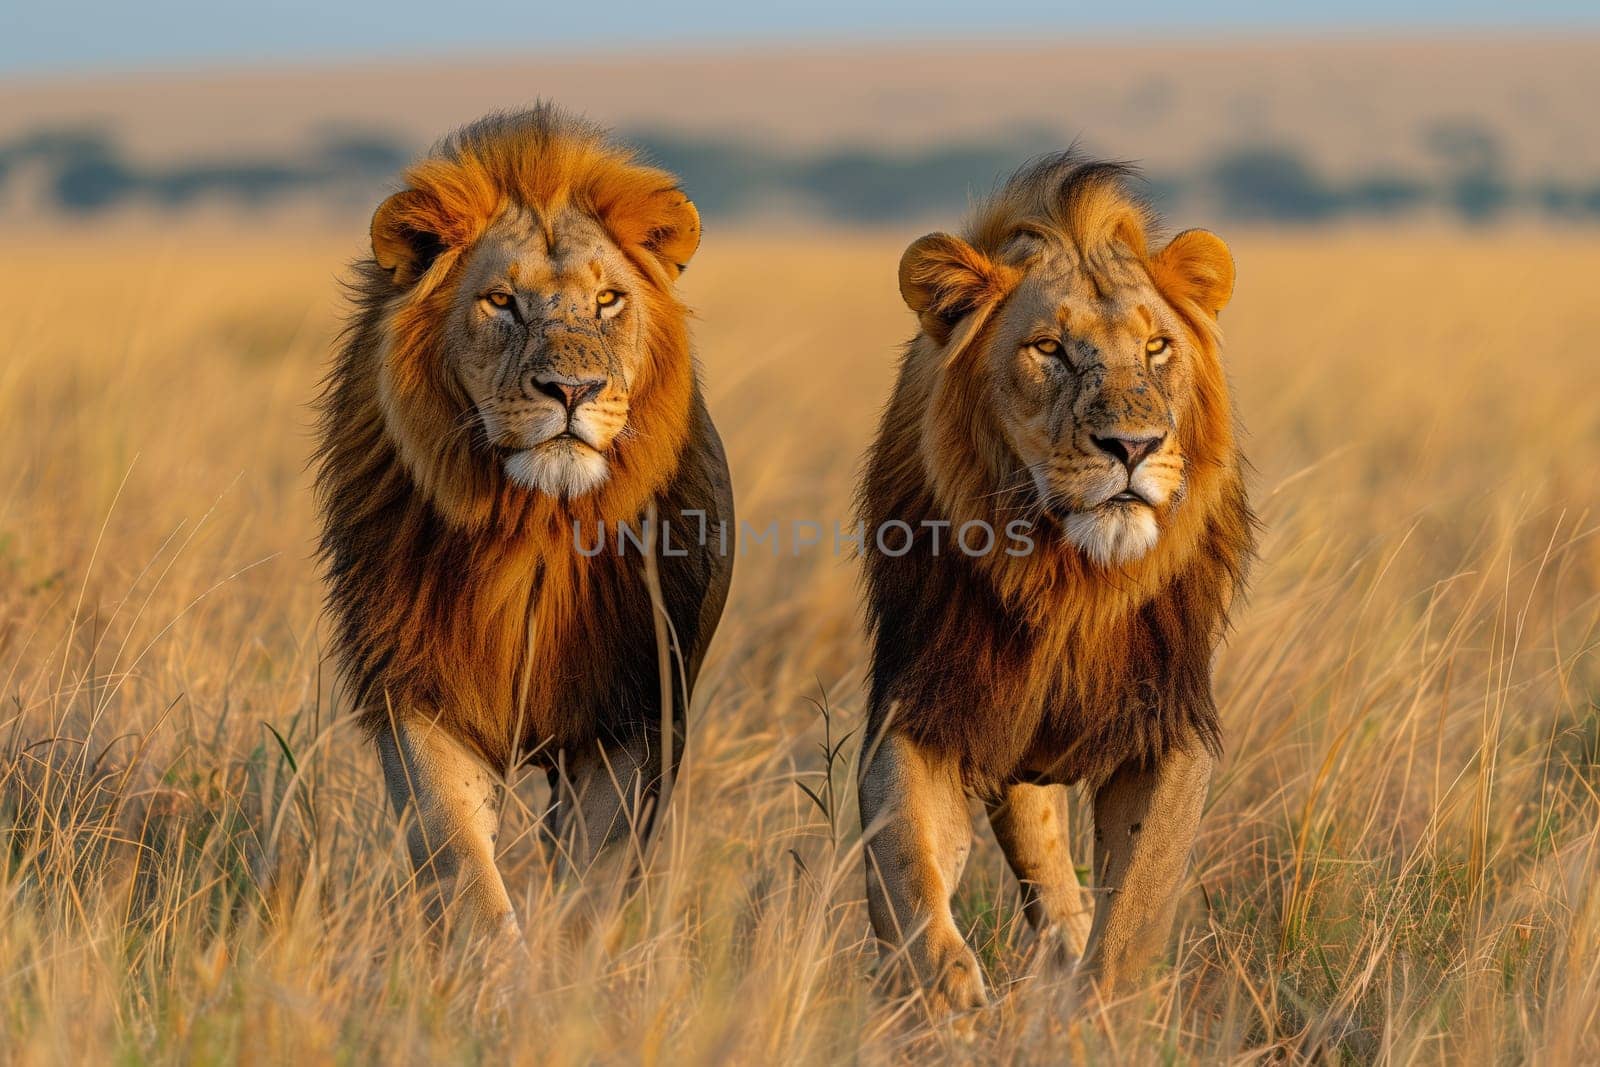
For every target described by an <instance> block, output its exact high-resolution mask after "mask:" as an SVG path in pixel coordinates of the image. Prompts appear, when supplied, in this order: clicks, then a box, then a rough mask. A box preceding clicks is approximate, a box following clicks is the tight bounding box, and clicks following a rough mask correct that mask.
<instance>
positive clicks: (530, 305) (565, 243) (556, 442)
mask: <svg viewBox="0 0 1600 1067" xmlns="http://www.w3.org/2000/svg"><path fill="white" fill-rule="evenodd" d="M643 284H644V280H643V279H642V278H641V277H640V276H639V273H638V272H637V270H635V269H634V267H633V265H632V264H631V263H629V261H628V258H627V257H626V256H625V255H624V254H623V253H622V250H621V249H620V248H618V247H617V245H616V244H615V243H614V242H613V241H612V240H611V238H610V236H609V235H608V234H607V233H606V231H605V229H604V228H603V227H602V226H601V225H600V224H599V223H597V222H595V221H594V220H593V219H591V218H589V217H588V216H587V215H584V214H583V213H581V212H578V211H573V210H568V211H566V212H564V213H562V214H561V215H559V216H558V217H557V218H555V219H554V220H552V221H551V222H550V224H549V226H548V229H547V228H546V227H545V226H544V225H541V223H540V221H539V220H538V219H537V218H534V217H532V216H530V215H529V214H527V213H524V212H511V213H509V214H508V215H507V216H505V217H503V218H501V219H500V220H498V221H497V222H496V223H495V224H494V225H493V226H492V227H491V228H490V229H489V231H488V232H487V233H486V234H485V235H484V236H483V238H482V239H480V240H479V241H478V242H477V244H476V245H475V246H474V247H473V248H472V250H471V251H470V252H469V254H468V255H467V256H466V257H465V259H464V261H463V264H462V269H461V278H460V284H459V286H458V288H457V290H456V296H455V302H454V306H453V307H452V309H451V326H450V338H449V343H448V345H447V346H446V350H447V356H446V358H447V359H448V360H449V361H450V363H451V370H452V371H453V373H454V374H455V376H456V379H457V380H458V381H459V382H460V384H461V387H462V389H463V390H464V392H465V393H466V395H467V398H468V399H469V400H470V402H471V404H472V407H473V414H474V415H475V416H476V417H477V419H479V420H480V421H481V423H482V428H483V433H484V438H485V440H486V441H487V443H488V445H489V447H490V448H491V449H492V450H493V453H494V456H495V460H496V462H499V463H501V464H502V465H503V467H504V470H505V472H506V474H507V476H508V477H510V478H511V479H512V480H513V481H515V482H517V483H519V484H521V485H523V486H526V487H527V488H529V489H533V490H537V491H539V492H544V493H549V494H552V495H556V496H566V497H573V496H579V495H582V494H584V493H587V492H590V491H591V490H593V489H595V488H597V487H598V486H599V485H601V484H602V483H603V482H604V481H605V480H606V478H607V476H608V474H609V464H608V463H607V459H606V454H607V451H608V450H609V449H610V448H611V445H612V442H614V441H615V440H616V439H617V437H618V435H620V434H622V433H624V432H625V430H626V428H627V424H628V399H629V394H630V389H631V386H632V384H633V382H634V380H635V378H636V376H637V373H638V370H639V368H640V366H641V364H642V363H643V361H644V359H645V349H644V336H645V330H644V323H643V317H644V316H645V315H646V314H647V313H648V310H647V309H648V306H649V305H648V302H647V301H645V300H643V299H638V298H637V294H638V291H639V289H640V287H641V286H642V285H643Z"/></svg>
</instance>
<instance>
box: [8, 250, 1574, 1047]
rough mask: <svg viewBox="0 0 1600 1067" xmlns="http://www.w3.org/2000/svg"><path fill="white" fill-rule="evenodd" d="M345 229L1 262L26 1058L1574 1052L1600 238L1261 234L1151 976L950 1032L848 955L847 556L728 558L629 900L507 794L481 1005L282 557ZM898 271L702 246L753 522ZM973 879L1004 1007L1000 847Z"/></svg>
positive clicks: (888, 332) (803, 462) (20, 1017)
mask: <svg viewBox="0 0 1600 1067" xmlns="http://www.w3.org/2000/svg"><path fill="white" fill-rule="evenodd" d="M357 239H358V238H357V235H355V234H352V235H351V240H350V242H349V243H342V242H339V243H333V242H328V241H300V240H295V239H292V238H289V237H285V238H281V239H277V240H269V239H262V238H256V239H249V240H245V239H241V238H236V237H226V236H224V235H220V234H219V235H216V236H213V237H198V236H196V237H189V238H184V239H181V240H179V239H168V238H145V239H137V240H135V239H131V238H129V239H118V240H113V241H109V242H108V241H106V240H104V239H92V238H87V237H85V238H73V239H60V240H52V241H48V242H47V241H42V240H41V241H37V242H29V245H28V246H27V247H17V246H12V247H10V248H9V249H8V254H7V256H6V257H5V262H4V263H3V264H0V457H3V458H4V463H3V464H0V680H3V688H0V699H3V704H0V1061H6V1062H16V1063H33V1062H103V1061H106V1060H112V1059H115V1060H117V1061H120V1062H132V1063H137V1062H146V1061H156V1062H161V1061H201V1062H207V1061H218V1060H233V1059H242V1060H247V1061H255V1062H284V1061H287V1062H295V1063H299V1064H309V1063H320V1062H327V1061H346V1062H394V1063H407V1062H424V1061H445V1062H471V1061H475V1060H481V1061H494V1062H500V1061H505V1060H511V1061H519V1062H520V1061H528V1062H537V1063H541V1064H565V1063H581V1062H588V1061H592V1060H600V1061H606V1062H619V1061H620V1062H633V1061H640V1062H647V1063H674V1064H680V1063H728V1062H744V1063H767V1062H862V1063H894V1062H902V1061H920V1060H922V1059H924V1058H925V1057H927V1056H929V1055H931V1054H938V1053H941V1052H948V1053H952V1054H956V1055H960V1056H973V1057H977V1058H980V1059H983V1060H994V1061H1004V1062H1011V1063H1032V1062H1040V1063H1045V1062H1048V1063H1059V1062H1080V1061H1094V1062H1124V1061H1125V1062H1134V1063H1148V1062H1156V1061H1160V1062H1191V1061H1198V1060H1207V1061H1209V1060H1213V1059H1229V1060H1239V1061H1258V1060H1263V1059H1272V1058H1275V1057H1287V1058H1290V1059H1293V1058H1297V1057H1302V1056H1314V1055H1318V1054H1321V1053H1328V1054H1332V1055H1334V1056H1335V1057H1338V1058H1344V1059H1348V1060H1355V1061H1366V1060H1374V1059H1376V1060H1383V1061H1386V1062H1403V1063H1412V1062H1422V1063H1438V1062H1504V1061H1516V1060H1536V1061H1538V1062H1541V1063H1557V1064H1561V1063H1579V1062H1595V1061H1596V1060H1597V1059H1600V886H1597V881H1600V880H1597V878H1596V875H1597V873H1600V795H1597V790H1600V707H1597V705H1596V700H1597V698H1596V693H1597V692H1600V659H1597V657H1596V656H1595V653H1594V648H1595V644H1596V639H1597V625H1600V539H1597V537H1596V529H1597V523H1600V514H1597V505H1600V475H1597V473H1596V472H1597V471H1600V388H1597V386H1600V378H1597V375H1596V366H1597V365H1596V362H1595V360H1596V357H1595V347H1596V339H1597V338H1600V303H1597V302H1596V300H1595V298H1594V288H1593V279H1594V278H1595V277H1597V276H1600V241H1597V240H1596V239H1595V238H1593V237H1592V236H1589V237H1585V236H1581V235H1579V236H1568V237H1563V236H1558V235H1550V234H1507V233H1497V234H1490V235H1480V236H1464V235H1452V234H1434V235H1416V234H1409V235H1395V234H1377V233H1361V234H1340V235H1300V236H1274V235H1254V236H1251V235H1246V236H1244V237H1242V238H1240V239H1239V240H1237V241H1236V244H1235V250H1236V253H1237V256H1238V260H1239V263H1240V268H1241V270H1240V279H1241V280H1240V285H1239V292H1238V297H1237V300H1236V303H1235V305H1234V306H1233V308H1231V309H1230V311H1229V313H1228V314H1227V316H1226V317H1225V321H1224V324H1225V327H1226V329H1227V331H1228V338H1229V354H1228V359H1229V362H1230V365H1231V373H1232V377H1233V380H1234V382H1235V383H1236V386H1237V390H1238V396H1239V405H1240V409H1241V412H1242V416H1243V421H1244V423H1245V424H1246V426H1247V427H1248V429H1249V431H1250V435H1249V438H1248V449H1249V452H1250V455H1251V456H1252V458H1253V460H1254V463H1255V466H1256V469H1257V474H1256V476H1255V478H1254V492H1255V497H1256V500H1257V502H1258V505H1259V508H1260V510H1261V512H1262V514H1263V517H1264V519H1265V521H1266V537H1265V544H1264V553H1263V558H1262V560H1261V563H1260V565H1259V567H1258V569H1257V572H1256V580H1255V583H1254V592H1253V595H1252V596H1251V598H1250V601H1249V603H1248V604H1246V605H1245V606H1244V607H1243V608H1242V609H1241V610H1240V611H1239V612H1238V617H1237V627H1236V630H1235V632H1234V634H1233V635H1232V637H1231V639H1230V641H1229V643H1228V644H1227V646H1226V649H1225V650H1224V652H1223V653H1222V655H1221V658H1220V661H1219V664H1218V671H1217V684H1218V687H1219V690H1220V696H1221V704H1222V706H1223V708H1224V709H1225V711H1224V721H1225V724H1226V728H1227V734H1228V754H1227V757H1226V759H1225V760H1224V762H1223V765H1222V767H1221V769H1220V772H1219V774H1218V776H1217V779H1216V781H1215V784H1214V787H1213V790H1212V795H1211V800H1210V803H1209V809H1208V812H1207V815H1206V819H1205V822H1204V827H1203V831H1202V835H1201V839H1200V842H1199V845H1198V849H1197V853H1196V860H1195V865H1194V871H1193V877H1192V879H1191V881H1190V884H1189V888H1188V891H1187V893H1186V896H1185V901H1184V906H1183V908H1182V911H1181V919H1180V928H1179V931H1178V933H1177V935H1176V937H1175V941H1174V944H1173V947H1172V966H1171V967H1170V968H1169V969H1168V970H1167V971H1166V972H1165V973H1164V974H1163V975H1162V976H1161V977H1159V978H1158V979H1157V980H1155V981H1154V982H1153V983H1152V984H1151V985H1149V986H1148V987H1147V988H1144V989H1141V990H1139V991H1137V992H1135V993H1133V994H1131V995H1129V996H1127V997H1125V998H1122V999H1120V1000H1118V1001H1116V1002H1112V1003H1083V1004H1073V1003H1071V1002H1070V999H1069V997H1068V994H1067V992H1066V991H1065V990H1064V989H1062V988H1059V987H1052V986H1050V985H1048V984H1046V983H1018V984H1015V985H1011V986H1009V994H1008V995H1007V996H1006V997H1005V998H1004V999H1003V1000H1002V1001H1001V1002H1000V1003H999V1004H998V1006H996V1007H995V1008H993V1009H991V1010H990V1011H989V1012H988V1013H987V1014H986V1015H985V1017H984V1018H982V1019H981V1020H979V1025H977V1026H976V1027H974V1028H973V1031H972V1032H971V1033H969V1034H968V1035H966V1036H964V1037H963V1036H958V1035H956V1034H953V1033H952V1032H950V1031H947V1030H929V1029H927V1028H925V1027H924V1026H922V1025H921V1020H920V1018H919V1015H918V1011H917V1006H916V1005H915V1004H914V1003H911V1002H907V1001H902V1000H894V999H885V998H883V997H881V996H879V995H877V994H876V993H875V991H874V987H873V984H872V974H873V969H874V961H873V954H872V952H871V951H870V948H869V944H868V942H867V923H866V916H865V909H864V907H863V904H862V886H861V877H860V866H859V851H858V848H857V842H856V832H855V826H854V820H855V814H854V805H853V800H852V792H853V790H852V789H851V788H850V786H849V782H850V775H851V770H852V767H851V765H850V763H851V759H852V758H853V756H854V751H855V745H856V737H855V736H851V737H850V739H849V740H848V741H847V742H846V743H845V744H844V745H843V747H842V749H841V750H840V754H839V758H838V760H837V761H835V763H834V764H833V766H832V767H831V768H830V766H829V764H828V761H827V760H826V759H825V758H824V756H823V754H822V750H821V748H820V747H819V746H820V745H821V744H822V743H824V741H825V738H831V742H837V741H838V740H839V739H840V738H841V737H843V736H845V735H846V733H847V732H849V731H851V730H853V729H855V728H856V727H857V726H858V725H859V723H860V721H861V717H862V670H863V662H864V654H863V643H862V639H861V634H860V629H859V624H858V615H857V607H856V597H855V587H854V569H853V565H852V563H851V562H850V561H849V560H848V559H842V558H836V557H835V556H834V555H833V554H832V553H831V552H830V551H826V550H821V551H818V550H810V551H806V552H804V553H802V554H801V555H799V556H790V555H787V554H785V555H784V556H783V557H781V558H775V557H774V556H773V555H772V554H771V553H770V552H769V551H767V550H758V551H753V552H751V553H750V554H748V555H746V556H745V557H744V558H743V559H741V560H740V563H739V570H738V573H737V577H736V580H735V588H734V596H733V600H732V603H731V605H730V608H729V610H728V613H727V615H726V616H725V618H724V621H723V624H722V629H721V631H720V634H719V637H718V640H717V644H716V647H715V650H714V652H713V657H712V660H711V662H710V663H709V664H708V667H707V671H706V673H705V675H704V677H703V683H702V687H701V689H700V691H699V693H698V694H697V700H696V706H695V708H694V709H693V718H692V726H691V751H690V762H689V765H688V768H687V771H686V774H685V777H684V778H683V779H682V781H681V782H680V785H679V788H678V792H677V795H676V797H675V800H674V810H673V811H672V813H671V816H670V821H669V823H668V833H667V834H666V835H665V836H664V837H663V839H662V840H661V841H660V843H659V847H658V848H657V849H656V851H655V852H654V853H653V855H652V856H651V858H650V863H649V867H648V872H647V874H646V876H645V877H644V879H643V880H642V882H641V883H640V885H639V887H638V888H637V890H636V891H635V892H634V893H632V894H631V895H630V896H628V897H627V899H625V900H622V901H620V902H617V901H615V900H612V899H611V898H610V897H609V896H608V895H607V894H606V893H605V892H603V891H602V890H603V889H604V888H605V887H599V888H597V889H593V890H586V891H584V892H571V891H561V890H557V889H555V888H554V887H552V886H551V885H550V884H549V880H548V879H547V877H546V872H545V867H544V865H543V862H542V860H541V858H540V855H539V852H538V850H537V848H536V847H535V846H534V844H533V842H532V841H531V840H530V832H531V825H532V824H531V821H530V818H529V816H528V812H529V809H530V808H533V807H536V806H537V805H538V803H539V795H538V791H537V790H536V789H534V788H533V787H532V785H531V783H524V785H523V787H522V788H521V789H519V790H518V792H517V794H516V797H515V798H514V799H513V800H512V801H511V802H510V804H509V810H508V814H507V819H508V830H507V832H506V833H503V834H502V840H503V841H504V842H505V843H506V844H505V868H506V870H507V872H508V882H509V883H510V885H511V886H512V889H513V895H514V897H515V898H516V900H517V903H518V907H519V910H520V912H521V914H522V916H523V918H524V921H525V925H526V927H527V930H528V938H529V943H530V948H531V960H532V962H531V963H530V965H529V966H528V968H527V970H526V973H525V974H523V975H521V976H520V977H519V978H518V979H517V981H516V982H515V983H514V986H513V988H511V989H510V991H509V992H508V993H506V994H505V995H503V996H496V995H494V994H493V992H492V991H491V990H486V989H485V988H484V983H483V981H482V978H481V967H480V966H479V961H478V960H477V959H476V958H475V957H474V956H473V955H472V954H471V953H470V952H466V951H463V950H462V949H460V948H458V947H455V946H453V945H447V946H444V947H442V948H441V947H438V946H437V945H436V944H435V942H434V941H433V940H431V939H430V938H429V937H428V936H426V934H425V933H424V930H423V924H422V922H421V920H420V917H419V916H418V914H417V913H416V910H415V907H414V902H413V899H412V896H411V894H409V893H408V892H407V891H406V889H407V886H406V880H407V871H406V866H405V862H404V859H403V854H402V851H401V848H400V843H399V841H398V840H397V834H396V831H395V828H394V825H393V819H392V818H391V816H390V814H389V812H388V811H387V809H386V806H385V804H384V803H383V801H382V798H381V794H380V789H379V780H378V776H377V771H376V765H375V764H376V761H375V759H374V758H373V756H372V755H371V753H370V752H369V751H368V749H367V748H366V746H365V745H364V744H363V743H362V742H361V739H360V738H359V737H358V736H356V734H355V732H354V731H353V730H351V729H350V727H349V725H348V721H347V719H346V718H345V717H343V716H342V714H341V708H340V706H339V703H338V695H337V693H335V692H334V691H333V687H332V686H331V684H330V680H329V675H330V673H331V672H330V670H329V668H328V665H327V664H326V663H325V662H324V647H325V642H326V632H325V629H324V628H323V627H322V625H321V623H320V622H319V590H318V585H317V581H316V575H315V570H314V567H313V565H312V563H311V561H310V554H311V538H312V515H311V509H310V504H309V500H308V493H307V476H306V473H305V467H304V464H305V459H306V456H307V454H308V452H309V448H310V434H309V424H310V414H309V411H308V408H307V402H308V399H309V397H310V396H311V395H312V394H313V391H314V387H315V382H316V380H317V377H318V375H319V371H320V367H321V365H322V363H323V361H324V358H325V355H326V352H327V349H328V345H329V341H330V338H331V336H332V333H333V332H334V330H335V329H336V328H337V317H338V293H337V288H336V285H335V279H336V277H337V275H338V273H339V271H340V267H341V263H342V260H343V258H344V257H345V256H346V255H347V254H350V253H352V252H353V251H354V250H355V241H356V240H357ZM898 251H899V245H898V242H896V241H895V240H891V239H885V238H877V237H858V238H816V237H811V238H803V239H801V238H796V239H792V240H790V239H782V240H780V239H777V238H774V237H770V236H769V237H764V238H762V237H755V236H751V237H741V236H737V235H736V236H731V237H729V236H723V235H719V234H713V235H712V236H711V238H710V239H709V241H708V244H707V247H706V249H705V251H704V252H703V253H702V255H701V257H700V259H699V260H698V261H697V263H696V265H695V268H694V270H692V271H691V272H690V273H689V275H688V276H687V277H686V279H685V282H686V288H687V290H688V293H689V296H690V299H691V301H692V302H693V303H694V304H695V305H696V307H697V308H698V309H699V311H700V314H701V322H700V323H699V325H698V327H697V337H698V343H699V350H700V352H701V354H702V357H703V361H704V367H705V377H706V380H707V383H708V388H709V394H710V397H711V401H712V409H713V412H714V414H715V415H716V417H717V419H718V421H719V424H720V426H721V428H722V431H723V435H724V437H725V438H726V440H727V442H728V446H729V452H730V455H731V458H732V463H733V468H734V475H735V480H736V486H737V489H738V492H739V494H740V510H741V512H742V514H743V516H744V517H746V518H747V519H749V520H750V521H752V522H753V523H755V524H757V525H763V524H765V523H766V522H767V521H770V520H779V521H783V522H787V521H790V520H793V519H817V520H820V521H823V522H825V523H826V522H831V521H832V520H833V519H835V518H839V519H843V518H844V517H845V515H846V508H847V500H848V494H849V488H850V485H851V482H852V480H853V476H854V472H855V468H856V464H857V461H858V457H859V455H860V452H861V450H862V448H863V446H864V444H865V442H866V440H867V437H868V434H869V429H870V426H871V423H872V420H873V417H874V415H875V412H876V410H877V408H878V405H879V404H880V403H881V401H882V399H883V397H884V395H885V391H886V389H887V387H888V383H889V381H890V378H891V374H892V364H893V359H894V355H895V349H896V345H897V343H898V342H899V341H900V340H902V339H903V338H904V336H905V334H906V333H907V332H908V329H909V318H908V316H907V315H906V313H905V312H904V311H903V309H901V308H900V306H899V303H898V300H897V297H896V295H895V292H894V283H893V265H894V262H895V258H896V256H897V254H898ZM831 742H830V743H831ZM830 770H831V773H832V777H831V783H832V790H831V791H830V790H829V788H828V785H827V783H828V782H829V781H830V778H829V773H830ZM802 784H804V785H805V786H807V787H808V788H809V789H810V790H812V791H813V792H815V793H817V794H818V795H819V797H820V798H821V799H822V801H823V803H822V804H821V805H818V804H815V803H813V801H812V800H811V799H809V798H808V796H807V795H806V793H805V792H803V791H802V789H801V788H800V786H801V785H802ZM1082 814H1083V813H1082V812H1079V813H1078V817H1079V821H1080V822H1081V817H1082ZM1080 830H1081V826H1080ZM957 903H958V909H957V911H958V916H959V917H960V918H961V920H962V921H963V922H964V923H965V924H966V925H967V926H968V927H969V929H970V932H971V933H970V936H971V938H972V940H973V941H974V943H976V944H977V945H978V946H980V951H981V955H982V958H983V960H984V962H985V965H986V967H988V969H989V971H990V976H991V979H992V980H993V983H994V984H995V985H996V986H998V987H1000V988H1002V989H1004V988H1007V987H1008V983H1009V982H1010V981H1011V980H1012V979H1014V978H1017V977H1019V976H1020V974H1021V973H1022V971H1023V970H1024V969H1025V956H1024V947H1025V942H1026V937H1025V932H1024V929H1023V924H1021V923H1020V916H1019V911H1018V907H1017V903H1018V902H1017V898H1016V892H1015V889H1014V886H1012V885H1011V883H1010V882H1009V881H1008V876H1007V875H1006V874H1005V872H1004V868H1003V862H1002V860H1001V858H1000V856H999V854H998V852H997V850H996V849H995V847H994V845H993V843H992V841H989V840H987V839H985V838H983V837H981V836H980V842H979V845H978V848H977V850H976V852H975V854H974V857H973V860H972V862H971V864H970V866H969V868H968V874H967V878H966V883H965V885H964V887H963V889H962V890H961V893H960V895H959V897H958V902H957ZM585 929H586V930H587V934H586V935H585V934H584V933H583V932H582V931H584V930H585Z"/></svg>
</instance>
